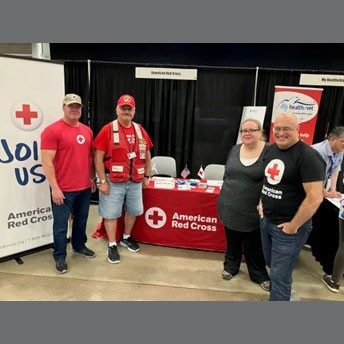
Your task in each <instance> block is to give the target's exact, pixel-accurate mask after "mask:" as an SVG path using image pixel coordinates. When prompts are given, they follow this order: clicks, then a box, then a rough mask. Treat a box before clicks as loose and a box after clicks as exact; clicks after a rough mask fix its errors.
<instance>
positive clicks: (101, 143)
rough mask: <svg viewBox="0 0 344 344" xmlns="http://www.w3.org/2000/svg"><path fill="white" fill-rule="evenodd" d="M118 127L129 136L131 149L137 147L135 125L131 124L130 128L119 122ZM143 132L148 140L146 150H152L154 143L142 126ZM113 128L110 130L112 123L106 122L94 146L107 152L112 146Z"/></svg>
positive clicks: (143, 135)
mask: <svg viewBox="0 0 344 344" xmlns="http://www.w3.org/2000/svg"><path fill="white" fill-rule="evenodd" d="M118 129H119V130H123V132H124V135H125V136H126V137H127V140H128V144H129V150H130V151H133V150H134V147H135V140H136V135H135V129H134V126H133V125H131V126H130V127H129V128H126V127H124V126H122V125H121V124H120V123H119V122H118ZM141 132H142V138H143V139H145V140H146V150H147V151H148V150H150V149H151V148H152V147H153V143H152V141H151V139H150V137H149V136H148V134H147V132H146V130H144V129H143V128H142V126H141ZM111 139H112V138H111V130H110V125H109V124H106V125H104V127H103V128H102V129H101V130H100V132H99V133H98V135H97V136H96V138H95V139H94V143H93V146H94V148H95V149H98V150H101V151H103V152H107V151H108V149H109V147H110V140H111Z"/></svg>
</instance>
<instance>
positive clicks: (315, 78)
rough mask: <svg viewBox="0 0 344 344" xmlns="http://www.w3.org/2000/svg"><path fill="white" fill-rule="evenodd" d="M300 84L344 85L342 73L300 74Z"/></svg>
mask: <svg viewBox="0 0 344 344" xmlns="http://www.w3.org/2000/svg"><path fill="white" fill-rule="evenodd" d="M300 85H312V86H341V87H343V86H344V75H340V74H338V75H334V74H301V75H300Z"/></svg>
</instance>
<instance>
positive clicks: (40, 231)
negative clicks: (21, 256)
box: [0, 56, 64, 258]
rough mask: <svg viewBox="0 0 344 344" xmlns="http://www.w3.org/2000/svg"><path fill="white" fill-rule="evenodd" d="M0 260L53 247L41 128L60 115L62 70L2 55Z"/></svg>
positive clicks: (37, 62)
mask: <svg viewBox="0 0 344 344" xmlns="http://www.w3.org/2000/svg"><path fill="white" fill-rule="evenodd" d="M0 89H1V92H0V111H1V126H0V180H1V189H0V198H1V207H0V258H4V257H7V256H11V255H14V254H17V253H20V252H24V251H27V250H30V249H33V248H37V247H40V246H44V245H47V244H50V243H52V211H51V201H50V193H49V187H48V183H47V180H46V177H45V176H44V174H43V170H42V164H41V159H40V151H39V140H40V133H41V131H42V129H43V128H44V127H45V126H47V125H48V124H50V123H52V122H53V121H55V120H57V119H58V118H60V117H61V114H62V109H61V106H62V100H63V96H64V67H63V65H62V64H57V63H51V62H46V61H39V60H31V59H23V58H15V57H8V56H0Z"/></svg>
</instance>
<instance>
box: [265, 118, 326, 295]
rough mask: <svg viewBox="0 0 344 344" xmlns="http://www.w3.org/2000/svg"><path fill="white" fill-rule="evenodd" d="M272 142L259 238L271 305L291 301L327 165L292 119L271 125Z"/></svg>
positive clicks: (321, 192)
mask: <svg viewBox="0 0 344 344" xmlns="http://www.w3.org/2000/svg"><path fill="white" fill-rule="evenodd" d="M273 135H274V139H275V143H274V144H273V145H271V146H270V147H269V148H268V149H267V152H266V154H265V156H264V158H263V159H264V161H265V177H264V181H263V189H262V197H261V201H262V209H259V210H260V215H261V222H260V227H261V235H262V246H263V252H264V256H265V260H266V263H267V265H268V266H269V267H270V269H271V270H270V280H271V291H270V298H269V300H270V301H289V300H290V295H291V285H292V272H293V269H294V266H295V264H296V261H297V257H298V255H299V253H300V250H301V248H302V247H303V245H304V244H305V242H306V240H307V238H308V236H309V234H310V232H311V230H312V221H311V218H312V216H313V215H314V213H315V212H316V210H317V209H318V207H319V205H320V204H321V202H322V200H323V180H324V176H325V163H324V160H323V159H322V157H321V156H320V154H319V153H318V152H317V151H316V150H315V149H313V148H312V147H310V146H309V145H307V144H305V143H304V142H302V141H300V139H299V126H298V122H297V118H296V116H295V115H292V114H287V113H282V114H280V115H278V116H277V117H276V119H275V122H274V124H273Z"/></svg>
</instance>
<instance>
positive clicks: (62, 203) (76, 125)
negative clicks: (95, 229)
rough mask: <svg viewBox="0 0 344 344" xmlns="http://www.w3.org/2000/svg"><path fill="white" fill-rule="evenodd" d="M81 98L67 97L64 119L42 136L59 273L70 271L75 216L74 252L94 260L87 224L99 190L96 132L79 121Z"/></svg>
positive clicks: (43, 164)
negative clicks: (93, 196) (94, 147)
mask: <svg viewBox="0 0 344 344" xmlns="http://www.w3.org/2000/svg"><path fill="white" fill-rule="evenodd" d="M82 106H83V105H82V102H81V98H80V97H79V96H78V95H77V94H67V95H66V96H65V97H64V100H63V107H62V109H63V113H64V116H63V118H62V119H60V120H58V121H56V122H54V123H52V124H51V125H49V126H48V127H46V128H45V129H44V131H43V132H42V134H41V154H42V166H43V170H44V173H45V175H46V177H47V179H48V182H49V185H50V189H51V199H52V212H53V217H54V220H53V237H54V252H53V257H54V259H55V263H56V270H57V272H59V273H66V272H67V271H68V267H67V263H66V256H67V252H66V246H67V229H68V219H69V217H70V215H71V214H73V228H72V238H71V243H72V247H73V250H74V253H76V254H80V255H82V256H84V257H86V258H94V257H95V253H94V252H93V251H92V250H90V249H89V248H87V247H86V246H85V243H86V241H87V237H86V233H85V232H86V223H87V217H88V211H89V205H90V199H91V192H94V191H95V190H96V185H95V180H94V169H93V167H92V166H93V161H92V142H93V134H92V130H91V129H90V128H89V127H88V126H86V125H84V124H82V123H80V122H79V119H80V117H81V107H82Z"/></svg>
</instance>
